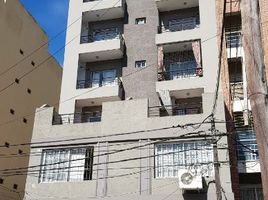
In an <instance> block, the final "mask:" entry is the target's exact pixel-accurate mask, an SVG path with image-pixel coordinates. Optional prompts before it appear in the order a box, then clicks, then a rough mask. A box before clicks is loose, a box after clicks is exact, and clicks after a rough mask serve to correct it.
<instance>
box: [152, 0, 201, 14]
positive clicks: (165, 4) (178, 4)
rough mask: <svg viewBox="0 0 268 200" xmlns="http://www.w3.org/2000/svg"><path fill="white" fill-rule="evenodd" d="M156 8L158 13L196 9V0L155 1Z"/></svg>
mask: <svg viewBox="0 0 268 200" xmlns="http://www.w3.org/2000/svg"><path fill="white" fill-rule="evenodd" d="M155 3H156V6H157V8H158V10H159V11H160V12H164V11H171V10H178V9H185V8H191V7H197V6H198V5H199V1H198V0H187V1H178V0H155Z"/></svg>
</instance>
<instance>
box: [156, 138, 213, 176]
mask: <svg viewBox="0 0 268 200" xmlns="http://www.w3.org/2000/svg"><path fill="white" fill-rule="evenodd" d="M200 143H204V145H203V147H204V148H203V149H202V151H203V150H206V151H207V152H206V154H207V155H208V154H209V155H210V156H211V161H209V158H208V162H211V163H210V164H206V165H202V163H201V165H200V166H201V167H202V166H205V167H206V168H207V169H210V168H211V171H210V172H209V173H206V174H205V175H204V174H202V176H213V175H214V167H213V161H214V156H213V149H212V144H209V143H208V142H207V141H205V140H195V141H178V142H169V143H157V144H155V145H154V177H155V178H156V179H170V178H178V176H162V175H159V176H158V171H157V170H158V169H159V168H161V166H163V165H164V164H163V161H162V162H161V165H159V164H158V163H157V161H158V160H157V157H158V156H157V155H159V154H157V146H160V145H172V146H173V145H186V144H188V145H189V144H195V146H196V145H200ZM206 143H207V145H205V144H206ZM205 147H207V148H210V149H209V150H208V149H207V148H205ZM166 148H168V147H167V146H166ZM184 148H185V147H184ZM172 150H174V148H173V149H172ZM186 150H187V148H186V149H184V150H179V153H182V154H183V155H179V153H178V155H177V156H178V158H179V157H183V164H182V165H184V166H181V165H179V166H178V167H177V169H175V167H176V166H171V168H172V167H173V168H172V170H173V173H174V170H175V171H176V170H177V171H179V170H186V169H189V166H190V165H189V163H185V160H186V157H187V155H186V154H185V152H186ZM188 150H189V149H188ZM190 150H191V149H190ZM194 151H196V152H198V151H199V152H200V150H194ZM208 151H209V152H208ZM161 152H163V150H161ZM167 154H169V152H168V153H167ZM160 155H161V154H160ZM164 155H165V154H164ZM159 157H160V156H159ZM195 158H197V157H195ZM162 159H165V158H162ZM200 159H202V158H199V160H200ZM172 162H173V163H174V157H173V160H172ZM188 165H189V166H188ZM159 166H160V167H159ZM179 167H181V168H179ZM162 168H163V167H162ZM200 169H201V170H202V169H203V168H200ZM159 173H163V172H161V171H160V172H159Z"/></svg>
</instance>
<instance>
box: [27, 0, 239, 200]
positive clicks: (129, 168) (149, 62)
mask: <svg viewBox="0 0 268 200" xmlns="http://www.w3.org/2000/svg"><path fill="white" fill-rule="evenodd" d="M78 19H79V21H78V22H77V23H73V22H74V21H76V20H78ZM68 24H69V28H68V31H67V38H66V44H67V43H68V41H70V40H73V39H74V38H76V37H77V36H80V37H79V38H76V39H75V40H74V41H73V42H72V43H71V44H69V45H67V46H66V51H65V61H64V70H63V80H62V90H61V102H62V103H61V105H60V107H59V112H58V113H57V112H56V111H55V109H54V108H53V107H46V109H45V110H44V109H43V108H41V109H42V112H39V109H38V110H37V112H36V116H35V123H34V131H33V137H32V145H31V155H32V156H30V163H29V170H28V176H27V182H26V189H25V191H26V192H27V193H26V195H25V198H26V199H27V200H28V199H32V198H33V199H64V198H67V199H72V200H78V199H79V200H81V199H84V200H85V199H99V198H105V199H117V200H118V199H154V200H155V199H158V200H163V199H167V198H169V199H173V200H175V199H176V200H177V199H210V200H214V199H216V196H217V194H216V186H215V170H214V165H215V166H219V170H220V182H221V191H224V194H222V195H225V196H226V198H227V199H234V195H233V192H232V186H231V173H230V165H229V157H228V147H227V137H226V135H225V134H224V133H226V128H225V124H224V123H218V122H221V121H225V114H224V99H223V94H222V91H221V90H220V91H219V94H218V100H217V107H216V108H217V109H216V113H215V118H216V122H217V123H216V129H217V130H218V132H217V133H219V134H220V135H221V137H219V138H218V137H217V139H218V147H219V148H218V157H219V161H217V162H214V158H215V157H214V153H213V149H212V143H213V141H215V140H214V139H215V138H213V137H212V134H211V130H210V129H211V123H209V122H210V119H209V118H208V117H209V116H210V114H211V112H212V107H213V105H214V98H215V90H216V85H217V84H216V83H217V69H218V68H217V66H218V54H219V49H218V39H217V18H216V5H215V1H214V0H202V1H198V0H185V1H177V0H135V1H133V0H70V4H69V18H68ZM205 119H207V120H208V122H207V121H205ZM201 122H204V123H201ZM199 123H201V124H199ZM187 124H188V125H187ZM183 125H186V126H183ZM221 133H223V134H221ZM33 155H34V156H33ZM218 164H220V165H218Z"/></svg>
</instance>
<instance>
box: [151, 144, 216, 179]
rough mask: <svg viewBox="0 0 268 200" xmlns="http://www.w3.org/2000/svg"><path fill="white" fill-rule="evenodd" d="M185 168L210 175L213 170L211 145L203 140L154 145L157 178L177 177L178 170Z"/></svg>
mask: <svg viewBox="0 0 268 200" xmlns="http://www.w3.org/2000/svg"><path fill="white" fill-rule="evenodd" d="M185 169H189V170H193V171H196V172H199V173H201V174H202V175H206V176H212V175H213V174H212V173H213V171H214V170H213V152H212V145H211V144H208V143H207V142H205V141H198V142H185V143H165V144H157V145H155V176H156V177H157V178H172V177H178V171H179V170H185Z"/></svg>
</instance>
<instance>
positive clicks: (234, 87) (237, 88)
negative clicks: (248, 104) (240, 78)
mask: <svg viewBox="0 0 268 200" xmlns="http://www.w3.org/2000/svg"><path fill="white" fill-rule="evenodd" d="M230 90H231V98H232V101H237V100H243V99H244V91H243V90H244V89H243V82H234V83H230Z"/></svg>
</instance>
